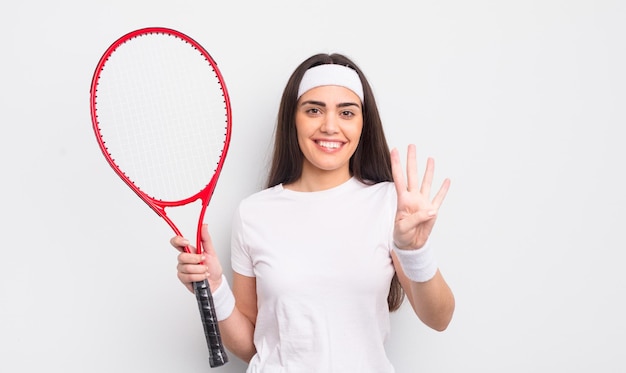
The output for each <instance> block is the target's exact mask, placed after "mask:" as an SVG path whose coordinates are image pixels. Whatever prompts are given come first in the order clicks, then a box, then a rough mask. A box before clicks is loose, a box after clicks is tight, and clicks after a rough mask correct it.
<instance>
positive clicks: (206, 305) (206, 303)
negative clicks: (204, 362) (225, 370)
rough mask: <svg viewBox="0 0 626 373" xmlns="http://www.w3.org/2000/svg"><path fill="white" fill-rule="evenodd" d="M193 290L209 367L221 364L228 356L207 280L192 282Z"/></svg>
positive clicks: (225, 361)
mask: <svg viewBox="0 0 626 373" xmlns="http://www.w3.org/2000/svg"><path fill="white" fill-rule="evenodd" d="M193 290H194V293H195V294H196V299H197V300H198V308H199V309H200V318H201V319H202V326H204V336H205V337H206V342H207V345H208V347H209V364H210V365H211V368H213V367H219V366H222V365H224V364H226V363H227V362H228V356H227V355H226V350H224V345H223V344H222V336H221V335H220V329H219V325H218V323H217V316H216V314H215V305H214V304H213V296H212V295H211V289H210V288H209V283H208V281H207V280H204V281H198V282H194V283H193Z"/></svg>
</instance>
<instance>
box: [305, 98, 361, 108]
mask: <svg viewBox="0 0 626 373" xmlns="http://www.w3.org/2000/svg"><path fill="white" fill-rule="evenodd" d="M304 105H317V106H322V107H326V103H325V102H323V101H315V100H307V101H303V102H302V103H301V104H300V106H304ZM348 106H356V107H359V108H360V107H361V105H359V104H357V103H356V102H342V103H340V104H339V105H337V107H340V108H342V107H348Z"/></svg>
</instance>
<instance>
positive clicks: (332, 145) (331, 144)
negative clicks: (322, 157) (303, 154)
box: [318, 141, 341, 149]
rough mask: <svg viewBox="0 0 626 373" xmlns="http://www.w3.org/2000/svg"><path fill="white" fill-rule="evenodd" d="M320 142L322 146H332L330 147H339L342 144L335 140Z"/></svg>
mask: <svg viewBox="0 0 626 373" xmlns="http://www.w3.org/2000/svg"><path fill="white" fill-rule="evenodd" d="M318 144H319V145H320V146H323V147H325V148H330V149H337V148H338V147H340V146H341V143H339V142H334V141H318Z"/></svg>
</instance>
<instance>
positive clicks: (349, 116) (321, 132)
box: [296, 86, 363, 182]
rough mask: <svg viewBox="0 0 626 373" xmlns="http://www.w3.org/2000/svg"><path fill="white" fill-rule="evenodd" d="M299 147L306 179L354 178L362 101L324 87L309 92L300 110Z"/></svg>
mask: <svg viewBox="0 0 626 373" xmlns="http://www.w3.org/2000/svg"><path fill="white" fill-rule="evenodd" d="M296 130H297V134H298V144H299V146H300V149H301V150H302V153H303V154H304V158H305V159H304V165H303V168H302V177H303V178H306V177H308V176H315V175H317V176H323V177H332V178H337V182H342V181H346V180H347V179H348V178H350V176H351V175H350V158H351V157H352V154H354V152H355V150H356V148H357V146H358V145H359V139H360V137H361V131H362V130H363V113H362V107H361V100H360V99H359V96H357V95H356V94H355V93H354V92H352V91H351V90H349V89H348V88H344V87H340V86H321V87H316V88H313V89H311V90H309V91H307V92H305V93H304V94H303V95H302V97H300V99H299V100H298V106H297V110H296Z"/></svg>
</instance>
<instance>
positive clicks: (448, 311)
mask: <svg viewBox="0 0 626 373" xmlns="http://www.w3.org/2000/svg"><path fill="white" fill-rule="evenodd" d="M391 166H392V173H393V179H394V184H395V187H396V193H397V198H398V203H397V211H396V217H395V222H394V231H393V240H394V243H395V245H396V247H397V248H396V249H394V250H398V251H399V253H403V252H404V253H410V254H409V255H411V254H418V252H417V251H414V250H426V248H425V247H424V246H425V245H426V242H427V240H428V237H429V236H430V233H431V232H432V229H433V227H434V224H435V221H436V220H437V213H438V210H439V207H440V206H441V204H442V203H443V200H444V198H445V196H446V194H447V192H448V189H449V187H450V180H449V179H446V180H444V182H443V185H442V186H441V188H440V189H439V191H438V192H437V194H436V195H435V197H434V198H433V199H432V201H431V200H430V188H431V184H432V179H433V174H434V161H433V160H432V159H430V158H429V159H428V161H427V164H426V171H425V172H424V178H423V180H422V184H421V186H420V185H419V182H418V180H417V179H418V177H417V161H416V155H415V146H414V145H411V146H409V149H408V153H407V178H406V180H405V178H404V175H403V172H402V169H401V164H400V159H399V155H398V151H397V150H395V149H394V150H392V152H391ZM405 250H406V252H405ZM421 253H423V254H426V253H425V252H421ZM418 255H420V254H418ZM401 257H404V255H401ZM392 258H393V263H394V267H395V269H396V273H397V274H398V278H399V280H400V283H401V284H402V287H403V289H404V291H405V292H406V294H407V298H408V299H409V302H410V303H411V306H412V307H413V310H414V311H415V313H416V315H417V316H418V317H419V318H420V320H422V322H424V323H425V324H426V325H428V326H429V327H431V328H433V329H435V330H439V331H442V330H445V329H446V328H447V327H448V325H449V323H450V320H451V319H452V314H453V313H454V307H455V302H454V295H453V294H452V291H451V290H450V288H449V287H448V284H447V283H446V281H445V280H444V278H443V276H442V275H441V272H440V271H439V270H438V269H436V267H433V266H436V264H430V267H431V269H432V268H434V270H433V271H432V272H431V269H429V272H430V274H429V275H428V276H427V277H428V278H421V277H422V276H423V273H415V269H414V268H409V269H408V270H409V271H412V273H409V275H407V273H406V272H405V268H404V267H403V265H402V263H401V261H400V258H399V256H398V254H397V253H396V252H395V251H393V250H392ZM433 272H434V273H433ZM416 275H418V276H416ZM409 277H411V278H414V279H415V278H417V277H420V278H419V279H418V280H415V281H414V280H411V279H410V278H409Z"/></svg>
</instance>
